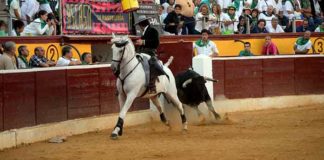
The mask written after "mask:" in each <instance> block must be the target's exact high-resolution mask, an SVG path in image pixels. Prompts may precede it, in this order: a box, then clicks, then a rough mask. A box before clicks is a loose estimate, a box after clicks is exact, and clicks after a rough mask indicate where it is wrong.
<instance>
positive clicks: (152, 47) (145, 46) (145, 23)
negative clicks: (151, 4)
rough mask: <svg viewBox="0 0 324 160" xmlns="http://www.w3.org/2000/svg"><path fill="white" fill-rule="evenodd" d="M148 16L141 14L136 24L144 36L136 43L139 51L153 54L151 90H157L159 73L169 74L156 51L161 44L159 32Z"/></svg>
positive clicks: (151, 61) (150, 61)
mask: <svg viewBox="0 0 324 160" xmlns="http://www.w3.org/2000/svg"><path fill="white" fill-rule="evenodd" d="M149 19H150V18H148V17H146V16H145V15H141V16H139V18H138V21H137V22H136V23H135V25H138V26H139V27H140V29H141V31H142V36H141V38H140V39H138V40H136V42H135V45H137V46H138V50H137V52H138V53H145V54H148V55H150V56H151V58H150V60H149V64H150V82H149V86H148V87H149V92H150V93H154V92H156V87H155V80H156V78H157V76H159V75H163V74H165V75H167V74H166V73H165V72H164V70H163V68H162V66H161V64H160V63H159V61H158V59H157V57H156V52H157V48H158V47H159V45H160V37H159V32H158V31H157V30H156V29H155V28H153V27H152V26H151V25H150V22H149Z"/></svg>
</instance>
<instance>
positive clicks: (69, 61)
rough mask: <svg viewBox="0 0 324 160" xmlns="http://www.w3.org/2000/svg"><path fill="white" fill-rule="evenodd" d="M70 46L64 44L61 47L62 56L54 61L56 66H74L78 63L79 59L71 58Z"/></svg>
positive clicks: (79, 62)
mask: <svg viewBox="0 0 324 160" xmlns="http://www.w3.org/2000/svg"><path fill="white" fill-rule="evenodd" d="M72 56H73V55H72V48H71V47H69V46H65V47H63V49H62V57H60V58H59V59H58V61H57V63H56V66H57V67H61V66H74V65H80V64H81V61H80V60H78V59H74V58H72Z"/></svg>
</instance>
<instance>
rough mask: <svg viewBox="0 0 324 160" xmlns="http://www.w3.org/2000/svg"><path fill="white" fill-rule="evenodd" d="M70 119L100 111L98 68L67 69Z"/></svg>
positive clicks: (96, 113)
mask: <svg viewBox="0 0 324 160" xmlns="http://www.w3.org/2000/svg"><path fill="white" fill-rule="evenodd" d="M66 78H67V90H68V91H67V93H68V119H74V118H81V117H89V116H94V115H99V113H100V100H99V99H100V95H99V72H98V69H97V68H95V69H86V70H84V69H75V70H67V77H66Z"/></svg>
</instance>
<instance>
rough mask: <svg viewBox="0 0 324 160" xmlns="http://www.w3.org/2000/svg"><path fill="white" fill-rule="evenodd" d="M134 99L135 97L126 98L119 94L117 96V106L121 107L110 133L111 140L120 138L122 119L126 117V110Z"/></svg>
mask: <svg viewBox="0 0 324 160" xmlns="http://www.w3.org/2000/svg"><path fill="white" fill-rule="evenodd" d="M135 98H136V95H128V96H127V97H126V96H125V95H123V94H122V93H120V95H119V96H118V100H119V104H120V105H122V104H123V105H122V107H121V109H120V112H119V117H118V121H117V124H116V126H115V128H114V130H113V132H112V133H111V136H110V137H111V138H112V139H117V138H118V136H121V135H122V134H123V126H124V119H125V117H126V113H127V111H128V109H129V108H130V107H131V105H132V103H133V101H134V99H135Z"/></svg>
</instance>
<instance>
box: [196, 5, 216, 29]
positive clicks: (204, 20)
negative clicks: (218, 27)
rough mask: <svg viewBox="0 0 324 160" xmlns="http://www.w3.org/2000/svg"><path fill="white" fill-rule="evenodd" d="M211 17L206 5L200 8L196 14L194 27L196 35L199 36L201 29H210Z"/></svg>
mask: <svg viewBox="0 0 324 160" xmlns="http://www.w3.org/2000/svg"><path fill="white" fill-rule="evenodd" d="M211 19H212V16H211V15H210V14H209V11H208V6H207V5H206V4H204V5H202V6H201V7H200V11H199V12H198V13H197V14H196V17H195V20H196V26H195V31H196V33H197V34H200V32H201V30H202V29H207V30H209V27H210V20H211Z"/></svg>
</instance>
